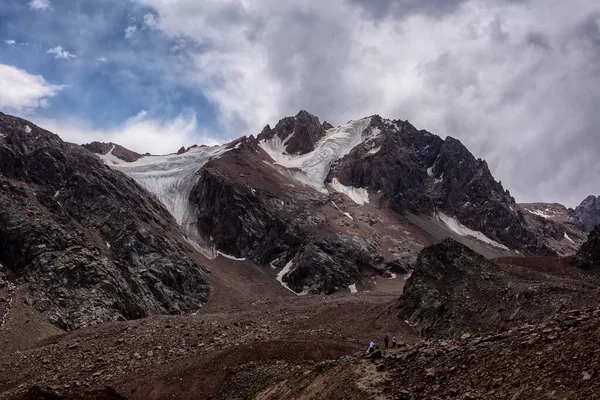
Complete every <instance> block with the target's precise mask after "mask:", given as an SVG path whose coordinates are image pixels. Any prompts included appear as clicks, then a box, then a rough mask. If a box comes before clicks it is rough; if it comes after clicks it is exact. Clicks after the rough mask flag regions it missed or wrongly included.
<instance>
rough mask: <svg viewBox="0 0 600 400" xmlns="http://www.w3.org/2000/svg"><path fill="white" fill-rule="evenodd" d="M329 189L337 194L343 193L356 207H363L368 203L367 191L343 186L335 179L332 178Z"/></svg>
mask: <svg viewBox="0 0 600 400" xmlns="http://www.w3.org/2000/svg"><path fill="white" fill-rule="evenodd" d="M331 187H332V188H333V190H335V191H336V192H338V193H343V194H345V195H346V196H348V197H350V198H351V199H352V201H354V202H355V203H356V204H358V205H361V206H362V205H364V204H367V203H368V202H369V193H368V192H367V189H364V188H355V187H352V186H344V185H342V184H341V183H340V181H338V179H337V178H333V180H332V181H331Z"/></svg>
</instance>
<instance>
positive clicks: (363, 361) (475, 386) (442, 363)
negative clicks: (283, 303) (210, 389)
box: [254, 309, 600, 400]
mask: <svg viewBox="0 0 600 400" xmlns="http://www.w3.org/2000/svg"><path fill="white" fill-rule="evenodd" d="M599 332H600V310H598V309H584V310H570V311H563V312H561V313H559V314H557V315H555V316H554V317H552V318H549V319H548V320H547V321H545V322H543V323H540V324H525V325H521V326H517V327H515V328H512V329H508V330H506V331H503V332H501V333H497V334H473V335H466V334H465V335H464V336H463V337H462V338H460V339H455V340H440V341H425V342H422V343H420V344H418V345H415V346H400V347H398V348H395V349H387V350H384V351H383V352H380V353H378V352H376V357H365V356H355V357H350V358H340V359H337V360H334V361H331V362H329V363H327V364H323V365H321V366H318V367H313V368H310V369H308V368H305V369H301V370H299V371H298V372H296V373H295V374H293V375H292V376H291V377H289V378H286V379H282V380H281V381H279V382H276V383H274V384H272V385H270V386H269V387H267V388H265V389H264V390H262V391H260V392H259V393H258V394H257V395H256V396H255V397H254V398H256V399H261V400H267V399H269V400H271V399H272V400H274V399H280V398H287V399H305V398H329V399H344V398H348V399H366V398H372V399H385V400H387V399H390V400H392V399H393V400H413V399H414V400H416V399H463V400H466V399H471V400H474V399H515V400H516V399H596V398H598V393H599V392H600V379H599V378H598V370H599V369H598V368H600V357H599V355H598V349H597V345H596V343H595V340H596V339H597V338H598V334H599Z"/></svg>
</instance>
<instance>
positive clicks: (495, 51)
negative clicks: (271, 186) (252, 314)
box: [0, 0, 600, 206]
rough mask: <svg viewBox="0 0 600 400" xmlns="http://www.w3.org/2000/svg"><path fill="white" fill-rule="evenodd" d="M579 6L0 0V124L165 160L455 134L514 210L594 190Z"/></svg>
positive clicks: (591, 48)
mask: <svg viewBox="0 0 600 400" xmlns="http://www.w3.org/2000/svg"><path fill="white" fill-rule="evenodd" d="M599 77H600V5H598V3H597V2H596V1H594V0H570V1H564V0H331V1H322V0H305V1H301V2H300V1H284V0H260V1H259V0H32V1H30V0H2V7H0V110H1V111H3V112H6V113H10V114H14V115H19V116H22V117H24V118H27V119H30V120H33V121H34V122H36V123H37V124H38V125H41V126H43V127H46V128H48V129H50V130H53V131H54V132H56V133H58V134H60V135H61V136H62V137H63V138H65V139H67V140H70V141H74V142H79V143H83V142H89V141H92V140H101V141H114V142H119V143H121V144H123V145H125V146H127V147H129V148H132V149H134V150H137V151H141V152H146V151H150V152H153V153H166V152H172V151H176V150H177V149H178V148H179V147H180V146H181V145H191V144H193V143H207V144H212V143H217V142H223V141H227V140H229V139H232V138H235V137H238V136H241V135H249V134H256V133H258V132H260V129H261V128H262V127H263V126H264V125H265V124H267V123H270V124H274V123H276V122H277V120H278V119H279V118H281V117H283V116H286V115H294V114H295V113H296V112H297V111H298V110H300V109H306V110H308V111H310V112H312V113H314V114H316V115H318V116H319V117H320V118H321V119H325V120H327V121H330V122H331V123H333V124H334V125H339V124H342V123H345V122H346V121H348V120H350V119H357V118H361V117H363V116H367V115H372V114H380V115H382V116H384V117H387V118H399V119H408V120H409V121H410V122H411V123H413V124H414V125H415V126H417V127H418V128H422V129H427V130H429V131H431V132H433V133H436V134H438V135H440V136H442V137H445V136H453V137H456V138H459V139H460V140H461V141H462V142H463V143H465V145H467V147H468V148H469V149H470V150H471V151H472V152H473V153H474V154H475V156H476V157H481V158H484V159H486V160H487V161H488V163H489V165H490V168H491V170H492V172H493V174H494V175H495V177H496V178H497V179H499V180H501V181H502V183H503V184H504V186H505V187H506V188H507V189H509V190H510V191H511V193H512V194H513V195H514V196H515V197H516V199H517V201H520V202H525V201H558V202H562V203H564V204H567V205H569V206H574V205H576V204H578V203H579V202H580V201H581V200H582V199H583V198H584V197H585V196H587V195H588V194H592V193H594V194H598V193H599V192H600V162H598V161H599V160H600V136H599V134H598V132H597V129H598V128H597V127H598V126H600V112H599V111H598V110H597V107H598V105H600V79H599Z"/></svg>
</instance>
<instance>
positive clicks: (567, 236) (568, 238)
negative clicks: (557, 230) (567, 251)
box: [564, 232, 576, 244]
mask: <svg viewBox="0 0 600 400" xmlns="http://www.w3.org/2000/svg"><path fill="white" fill-rule="evenodd" d="M564 238H565V239H567V240H568V241H569V242H571V243H573V244H576V243H575V242H574V241H573V239H571V238H570V237H569V235H567V232H565V235H564Z"/></svg>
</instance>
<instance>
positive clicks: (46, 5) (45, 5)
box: [29, 0, 52, 10]
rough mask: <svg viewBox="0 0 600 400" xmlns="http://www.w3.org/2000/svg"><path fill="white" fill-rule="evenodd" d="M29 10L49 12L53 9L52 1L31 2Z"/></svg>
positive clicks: (36, 0)
mask: <svg viewBox="0 0 600 400" xmlns="http://www.w3.org/2000/svg"><path fill="white" fill-rule="evenodd" d="M29 8H31V9H32V10H47V9H52V4H51V3H50V0H31V1H30V2H29Z"/></svg>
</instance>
